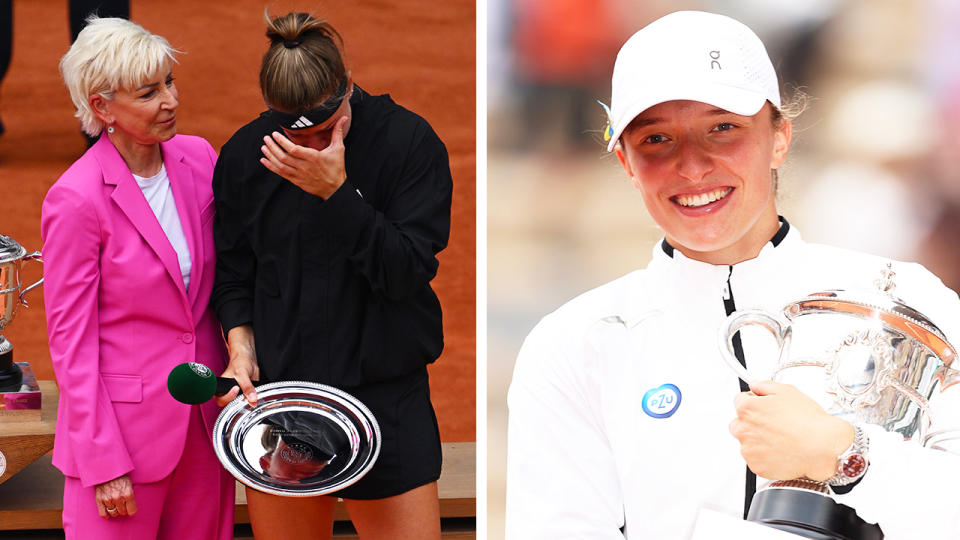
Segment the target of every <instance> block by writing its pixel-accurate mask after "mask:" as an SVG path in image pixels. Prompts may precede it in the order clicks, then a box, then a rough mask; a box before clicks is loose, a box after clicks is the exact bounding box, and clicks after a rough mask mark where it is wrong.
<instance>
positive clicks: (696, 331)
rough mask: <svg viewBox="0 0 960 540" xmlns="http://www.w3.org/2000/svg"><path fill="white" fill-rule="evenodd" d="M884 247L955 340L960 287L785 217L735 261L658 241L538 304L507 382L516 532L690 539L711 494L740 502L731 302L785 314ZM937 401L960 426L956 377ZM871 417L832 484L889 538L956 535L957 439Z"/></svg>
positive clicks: (758, 369) (959, 499) (769, 359)
mask: <svg viewBox="0 0 960 540" xmlns="http://www.w3.org/2000/svg"><path fill="white" fill-rule="evenodd" d="M888 262H892V263H893V271H894V272H895V273H896V276H895V277H894V282H895V283H896V289H895V293H896V296H898V297H899V298H900V299H902V300H903V301H904V302H905V303H906V304H908V305H910V306H912V307H913V308H915V309H917V310H918V311H919V312H921V313H923V314H925V315H926V316H927V317H928V318H930V319H931V320H932V321H933V322H934V323H935V324H937V326H938V327H939V328H940V329H941V330H942V331H943V332H944V333H945V334H946V337H947V339H948V340H949V341H950V342H951V343H953V344H954V345H955V346H958V345H960V300H958V298H957V295H956V293H954V292H953V291H952V290H950V289H948V288H947V287H945V286H944V285H943V284H942V283H941V282H940V280H939V279H937V278H936V277H935V276H934V275H933V274H931V273H930V272H928V271H927V270H926V269H924V268H923V267H922V266H920V265H918V264H913V263H901V262H893V261H888V260H886V259H883V258H880V257H875V256H872V255H867V254H863V253H857V252H853V251H848V250H843V249H837V248H833V247H828V246H823V245H817V244H808V243H805V242H804V241H803V240H802V239H801V237H800V234H799V233H798V232H797V231H796V230H795V229H791V228H790V226H789V225H788V224H787V223H786V222H785V221H784V222H783V223H782V225H781V228H780V231H779V232H778V233H777V235H776V236H775V237H774V238H773V240H771V242H769V243H767V244H766V245H765V247H764V248H763V249H762V250H761V252H760V254H759V255H758V256H757V257H756V258H754V259H751V260H749V261H744V262H742V263H739V264H737V265H734V266H715V265H710V264H707V263H703V262H699V261H695V260H691V259H688V258H686V257H684V256H683V254H681V253H680V251H678V250H673V249H672V248H671V247H670V246H669V245H667V244H666V243H665V242H660V243H658V244H657V246H656V247H655V248H654V257H653V260H652V261H651V262H650V264H649V266H648V267H647V268H646V269H644V270H638V271H635V272H632V273H630V274H628V275H626V276H624V277H622V278H620V279H618V280H616V281H613V282H611V283H608V284H606V285H603V286H601V287H599V288H597V289H594V290H592V291H590V292H587V293H585V294H583V295H581V296H579V297H578V298H576V299H574V300H572V301H570V302H569V303H567V304H566V305H564V306H563V307H561V308H560V309H558V310H557V311H555V312H554V313H551V314H550V315H547V316H546V317H544V318H543V320H541V321H540V323H539V324H537V326H536V327H535V328H534V329H533V331H532V332H531V333H530V335H529V336H528V337H527V339H526V340H525V342H524V344H523V347H522V349H521V351H520V354H519V357H518V359H517V364H516V368H515V371H514V375H513V380H512V382H511V385H510V391H509V394H508V405H509V411H510V420H509V439H508V459H507V515H506V529H507V538H508V539H518V540H520V539H522V540H531V539H537V538H544V539H550V540H556V539H561V538H582V539H591V540H592V539H597V540H601V539H607V538H611V539H612V538H616V539H622V538H624V537H627V538H631V539H637V538H643V539H647V538H649V539H656V540H663V539H672V538H677V539H686V538H689V537H690V535H691V533H692V530H693V526H694V523H695V521H696V518H697V514H698V512H699V511H700V510H701V509H712V510H718V511H721V512H723V513H726V514H728V515H731V516H736V517H742V515H743V511H744V500H745V496H746V495H747V492H748V491H749V490H748V488H747V468H746V464H745V462H744V460H743V458H742V457H741V455H740V445H739V442H738V441H737V440H736V439H735V438H734V437H733V436H732V435H731V434H730V432H729V430H728V428H729V424H730V421H731V420H733V418H734V417H735V415H736V414H735V410H734V406H733V399H734V396H736V395H737V393H738V392H740V386H739V382H738V378H737V377H736V375H734V373H733V372H732V370H731V369H730V368H729V367H728V366H727V365H726V364H725V363H724V361H723V360H722V359H721V357H720V353H719V351H718V332H719V328H720V326H721V324H722V323H723V321H724V320H725V319H726V318H727V315H728V313H729V312H731V311H732V309H737V310H739V309H744V308H761V309H764V310H766V311H768V312H770V313H771V314H776V313H778V312H779V311H780V310H782V309H783V307H784V306H786V305H787V304H788V303H790V302H791V301H795V300H798V299H800V298H802V297H803V296H805V295H807V294H809V293H812V292H816V291H821V290H828V289H864V288H871V287H873V282H874V280H876V279H877V278H878V277H879V276H880V273H881V271H882V270H883V269H884V268H885V267H886V264H887V263H888ZM747 330H749V329H744V331H742V332H741V336H742V337H743V348H744V351H745V358H746V363H747V367H748V368H749V369H750V371H751V373H754V374H770V373H772V372H773V369H774V364H775V362H776V344H775V343H774V342H773V340H772V339H771V338H770V336H769V334H767V333H766V332H765V331H763V330H759V329H757V331H756V332H752V333H748V331H747ZM955 367H956V366H955ZM651 396H658V397H657V398H656V399H649V398H651ZM934 407H935V409H936V416H935V418H937V420H938V424H939V425H940V426H941V427H944V426H946V427H954V428H960V384H958V385H954V386H953V387H951V388H949V389H947V390H946V391H944V392H942V393H940V394H938V397H937V401H936V402H935V403H934ZM864 428H865V430H866V431H867V433H868V434H869V437H870V451H869V458H870V467H869V469H868V471H867V473H866V474H865V475H864V477H863V478H862V480H861V481H860V482H859V483H858V484H857V485H856V486H855V487H854V488H853V489H852V490H851V491H850V492H849V493H847V494H844V495H833V497H834V499H835V500H837V501H838V502H841V503H843V504H846V505H848V506H850V507H853V508H855V509H856V511H857V513H858V515H859V516H860V517H861V518H863V519H864V520H865V521H867V522H871V523H879V525H880V526H881V528H882V529H883V531H884V533H885V535H886V538H887V539H888V540H914V539H921V538H922V539H925V540H935V539H944V540H947V539H952V540H956V539H960V455H957V454H953V453H948V452H944V451H941V450H933V449H929V448H923V447H922V446H920V445H919V444H918V443H917V442H915V441H904V440H903V438H902V436H901V435H899V434H897V433H888V432H886V431H884V430H883V429H882V428H879V427H878V426H870V425H866V426H864ZM951 450H954V449H951ZM765 483H766V481H765V480H764V479H762V478H761V479H757V484H758V485H759V486H763V485H764V484H765Z"/></svg>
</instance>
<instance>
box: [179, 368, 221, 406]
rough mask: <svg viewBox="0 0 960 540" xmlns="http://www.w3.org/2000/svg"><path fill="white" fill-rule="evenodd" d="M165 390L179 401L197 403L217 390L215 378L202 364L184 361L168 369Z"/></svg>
mask: <svg viewBox="0 0 960 540" xmlns="http://www.w3.org/2000/svg"><path fill="white" fill-rule="evenodd" d="M167 390H169V391H170V395H171V396H173V399H175V400H177V401H179V402H180V403H187V404H190V405H198V404H200V403H205V402H206V401H207V400H209V399H210V398H212V397H213V395H214V393H216V391H217V378H216V377H215V376H214V375H213V371H212V370H211V369H210V368H208V367H207V366H205V365H203V364H198V363H196V362H185V363H183V364H180V365H178V366H177V367H175V368H173V369H172V370H170V375H169V376H168V377H167Z"/></svg>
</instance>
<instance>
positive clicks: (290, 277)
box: [211, 88, 453, 388]
mask: <svg viewBox="0 0 960 540" xmlns="http://www.w3.org/2000/svg"><path fill="white" fill-rule="evenodd" d="M350 105H351V108H352V122H351V127H350V130H349V132H348V133H347V136H346V138H345V139H344V146H345V147H346V149H345V156H344V158H345V165H346V173H347V180H346V182H344V184H343V185H342V186H340V188H339V189H338V190H337V191H336V192H335V193H334V194H333V195H331V196H330V197H329V198H328V199H326V200H323V199H321V198H320V197H317V196H314V195H311V194H309V193H307V192H305V191H303V190H302V189H300V188H299V187H297V186H296V185H294V184H292V183H290V182H289V181H287V180H285V179H283V178H281V177H280V176H278V175H276V174H274V173H272V172H270V171H269V170H268V169H266V168H265V167H264V166H263V165H262V164H260V162H259V158H260V157H261V155H262V153H261V151H260V147H261V146H262V144H263V137H264V136H265V135H267V134H268V133H270V132H272V131H279V126H278V124H277V123H276V121H275V120H272V119H271V118H270V116H269V115H261V116H260V117H259V118H257V119H256V120H254V121H253V122H250V123H249V124H247V125H245V126H244V127H242V128H241V129H240V130H239V131H237V132H236V133H235V134H234V135H233V137H232V138H231V139H230V140H229V141H227V143H226V144H225V145H224V146H223V148H222V150H221V152H220V158H219V160H218V161H217V166H216V170H215V171H214V175H213V191H214V198H215V201H216V210H217V213H216V218H215V221H214V239H215V241H216V246H217V277H216V283H215V286H214V289H213V295H212V299H211V301H212V302H213V306H214V308H215V309H216V311H217V314H218V315H219V317H220V321H221V325H222V326H223V330H224V333H225V334H226V333H227V332H228V331H229V330H230V329H231V328H233V327H235V326H239V325H242V324H248V323H252V325H253V331H254V337H255V340H256V349H257V361H258V364H259V366H260V380H261V382H270V381H279V380H306V381H314V382H319V383H324V384H330V385H333V386H337V387H341V388H349V387H354V386H357V385H360V384H364V383H371V382H376V381H380V380H385V379H389V378H392V377H396V376H399V375H403V374H405V373H409V372H411V371H413V370H415V369H418V368H421V367H422V366H424V365H425V364H428V363H430V362H433V361H434V360H436V358H437V357H438V356H439V355H440V352H441V350H442V349H443V328H442V322H441V318H442V317H441V311H440V302H439V300H438V299H437V296H436V294H435V293H434V292H433V289H431V287H430V280H431V279H433V277H434V276H435V275H436V272H437V266H438V261H437V258H436V255H437V253H439V252H440V251H441V250H442V249H443V248H444V247H446V244H447V239H448V237H449V234H450V202H451V192H452V184H453V182H452V179H451V177H450V166H449V162H448V158H447V151H446V148H445V146H444V145H443V142H441V141H440V139H439V138H438V137H437V135H436V134H435V133H434V131H433V129H432V128H431V127H430V125H429V124H428V123H427V122H426V120H424V119H423V118H421V117H419V116H417V115H416V114H414V113H412V112H410V111H408V110H406V109H404V108H403V107H400V106H399V105H396V104H395V103H394V102H393V101H392V100H391V99H390V97H389V96H386V95H384V96H371V95H369V94H367V93H366V92H364V91H362V90H360V89H359V88H356V89H355V91H354V93H353V96H352V97H351V99H350Z"/></svg>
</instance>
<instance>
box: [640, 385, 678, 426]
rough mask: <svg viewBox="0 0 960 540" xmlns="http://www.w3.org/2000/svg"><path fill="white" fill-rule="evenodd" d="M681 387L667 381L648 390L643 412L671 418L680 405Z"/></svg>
mask: <svg viewBox="0 0 960 540" xmlns="http://www.w3.org/2000/svg"><path fill="white" fill-rule="evenodd" d="M680 397H681V396H680V389H679V388H677V387H676V385H673V384H670V383H667V384H661V385H660V386H658V387H656V388H651V389H649V390H647V393H645V394H644V395H643V412H645V413H647V415H648V416H652V417H653V418H669V417H670V416H672V415H673V413H675V412H677V408H678V407H680Z"/></svg>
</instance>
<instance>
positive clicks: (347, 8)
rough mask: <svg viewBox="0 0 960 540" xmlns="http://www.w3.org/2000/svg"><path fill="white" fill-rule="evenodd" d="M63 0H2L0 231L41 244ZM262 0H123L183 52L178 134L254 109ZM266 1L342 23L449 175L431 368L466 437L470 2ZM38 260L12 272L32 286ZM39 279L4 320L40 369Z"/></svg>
mask: <svg viewBox="0 0 960 540" xmlns="http://www.w3.org/2000/svg"><path fill="white" fill-rule="evenodd" d="M66 4H67V2H66V1H59V2H49V1H45V0H16V1H15V2H14V46H13V61H12V64H11V66H10V70H9V72H8V73H7V76H6V79H5V80H4V81H3V84H2V85H0V118H2V119H3V122H4V123H5V124H6V127H7V132H6V134H5V135H3V136H0V234H5V235H7V236H11V237H13V238H14V239H15V240H17V241H18V242H19V243H20V244H22V245H23V246H24V247H26V248H27V250H30V251H32V250H36V249H40V248H41V246H40V205H41V203H42V201H43V197H44V195H45V194H46V192H47V190H48V189H49V188H50V186H51V185H52V184H53V182H54V181H55V180H56V179H57V177H58V176H59V175H60V174H61V173H62V172H63V171H64V170H66V168H67V167H68V166H69V165H70V164H71V163H72V162H73V161H74V160H75V159H76V158H77V157H79V156H80V155H81V154H82V153H83V151H84V150H85V144H84V141H83V139H82V138H81V136H80V131H79V124H78V123H77V121H76V120H75V119H74V118H73V107H72V105H71V103H70V99H69V96H68V94H67V91H66V88H65V87H64V86H63V83H62V81H61V79H60V76H59V72H58V70H57V62H58V61H59V59H60V57H61V56H62V55H63V54H64V53H65V52H66V51H67V48H68V47H69V32H68V29H67V6H66ZM266 5H267V3H266V2H264V1H263V0H257V1H253V0H234V1H230V2H198V1H196V0H193V1H190V0H166V1H164V2H147V1H143V2H138V1H134V2H132V6H131V18H132V19H133V20H134V21H136V22H138V23H139V24H141V25H143V26H144V27H145V28H147V29H148V30H150V31H152V32H154V33H157V34H160V35H163V36H164V37H166V38H167V39H168V40H169V41H170V43H171V44H172V45H173V46H174V47H175V48H177V49H179V50H181V51H184V54H182V55H181V56H180V65H179V66H178V67H177V68H175V71H174V76H175V77H176V80H177V87H178V88H179V90H180V110H179V112H178V114H177V117H178V122H177V124H178V127H179V131H180V132H181V133H188V134H193V135H200V136H202V137H205V138H206V139H207V140H209V141H210V143H211V144H213V146H214V148H218V149H219V148H220V146H221V145H222V144H223V143H224V142H226V140H227V139H228V138H229V137H230V135H231V134H232V133H233V132H234V131H235V130H236V129H237V128H239V127H240V126H241V125H243V124H244V123H246V122H247V121H249V120H250V119H252V118H254V117H255V115H256V114H258V113H259V112H260V111H261V110H262V109H263V102H262V101H261V99H260V94H259V90H258V86H257V71H258V67H259V64H260V57H261V56H262V54H263V51H264V50H265V48H266V43H267V42H266V38H265V37H264V35H263V33H264V23H263V10H264V7H265V6H266ZM269 7H270V11H271V13H274V14H282V13H286V12H288V11H293V10H298V11H309V12H311V13H313V14H314V15H316V16H320V17H323V18H326V19H328V20H329V21H330V22H331V23H332V24H333V25H334V27H335V28H337V30H338V31H339V32H340V33H341V34H342V36H343V38H344V42H345V44H346V58H347V62H348V66H349V68H350V69H351V70H352V72H353V76H354V80H356V81H357V82H358V84H360V85H361V86H362V87H363V88H364V89H366V90H367V91H369V92H371V93H374V94H380V93H389V94H390V95H391V96H392V97H393V99H394V100H395V101H396V102H397V103H399V104H401V105H403V106H405V107H407V108H408V109H411V110H413V111H415V112H417V113H418V114H420V115H421V116H423V117H424V118H426V119H427V121H429V122H430V124H431V125H432V126H433V128H434V129H435V130H436V131H437V133H438V134H439V135H440V138H441V139H443V141H444V142H445V143H446V145H447V150H448V151H449V153H450V167H451V169H452V172H453V180H454V195H453V230H452V232H451V235H450V245H449V247H448V248H447V249H446V250H445V251H444V252H443V253H441V256H440V272H439V275H438V276H437V278H436V279H435V280H434V282H433V284H434V288H435V289H436V291H437V293H438V294H439V296H440V301H441V302H442V304H443V310H444V327H445V330H446V349H445V351H444V354H443V356H442V357H441V358H440V359H439V360H438V361H437V363H436V364H434V366H432V367H431V371H430V374H431V389H432V391H433V401H434V405H435V407H436V409H437V416H438V417H439V422H440V432H441V435H442V438H443V440H445V441H472V440H475V438H476V417H475V407H476V405H475V404H476V390H475V385H476V377H475V374H476V335H475V328H476V298H475V291H476V286H475V283H476V241H475V227H476V219H475V217H476V204H475V202H476V199H475V193H476V191H475V186H476V167H475V164H476V153H475V149H476V144H475V132H476V130H475V127H476V109H475V106H476V80H475V73H476V66H475V58H476V56H475V43H476V23H475V5H474V2H472V1H467V0H450V1H443V2H436V1H431V0H403V1H387V0H364V1H356V0H354V1H348V0H326V1H323V2H300V3H296V2H289V1H275V2H270V3H269ZM39 276H40V270H39V265H36V264H28V265H27V266H26V267H25V269H24V272H23V277H22V279H23V280H24V281H25V282H29V283H32V282H33V281H35V280H36V279H37V278H39ZM42 294H43V293H42V288H41V289H38V290H35V291H34V292H32V293H31V295H30V297H29V298H28V300H29V301H30V302H31V307H30V308H29V309H21V310H20V311H19V313H18V315H17V319H16V320H15V321H14V322H13V323H12V324H11V325H10V326H9V327H8V328H6V329H5V330H4V331H3V334H4V335H5V336H6V337H7V338H8V339H9V340H10V341H11V342H13V344H14V347H15V359H16V360H17V361H28V362H30V364H31V366H32V367H33V369H34V371H35V372H36V373H37V376H38V378H41V379H53V378H54V374H53V369H52V367H51V364H50V355H49V352H48V350H47V341H46V339H47V338H46V325H45V322H44V321H45V319H44V311H43V296H42Z"/></svg>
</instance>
